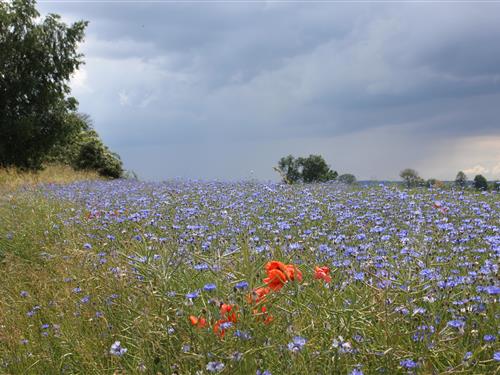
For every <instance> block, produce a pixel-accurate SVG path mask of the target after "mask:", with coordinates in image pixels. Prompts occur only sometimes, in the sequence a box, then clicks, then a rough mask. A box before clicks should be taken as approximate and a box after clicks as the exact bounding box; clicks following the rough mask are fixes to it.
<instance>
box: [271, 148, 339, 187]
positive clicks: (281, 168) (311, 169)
mask: <svg viewBox="0 0 500 375" xmlns="http://www.w3.org/2000/svg"><path fill="white" fill-rule="evenodd" d="M274 169H275V170H276V171H277V172H278V173H279V174H280V175H281V177H282V179H283V181H284V182H286V183H287V184H293V183H296V182H299V181H302V182H305V183H310V182H326V181H330V180H335V179H336V178H337V175H338V173H337V172H335V171H332V170H331V169H330V167H329V166H328V164H326V162H325V160H324V159H323V157H322V156H320V155H309V156H308V157H307V158H303V157H299V158H297V159H296V158H294V157H293V156H292V155H288V156H285V157H282V158H281V159H280V160H279V162H278V166H277V167H275V168H274Z"/></svg>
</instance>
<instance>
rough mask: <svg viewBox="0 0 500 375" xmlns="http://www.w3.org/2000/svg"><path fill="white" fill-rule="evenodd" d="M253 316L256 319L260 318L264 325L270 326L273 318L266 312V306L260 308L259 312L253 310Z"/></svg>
mask: <svg viewBox="0 0 500 375" xmlns="http://www.w3.org/2000/svg"><path fill="white" fill-rule="evenodd" d="M253 314H254V315H257V317H260V318H262V322H263V323H264V324H270V323H271V322H272V321H273V319H274V318H273V316H272V315H271V314H269V312H268V311H267V307H266V306H262V307H261V308H260V311H259V309H255V310H254V311H253Z"/></svg>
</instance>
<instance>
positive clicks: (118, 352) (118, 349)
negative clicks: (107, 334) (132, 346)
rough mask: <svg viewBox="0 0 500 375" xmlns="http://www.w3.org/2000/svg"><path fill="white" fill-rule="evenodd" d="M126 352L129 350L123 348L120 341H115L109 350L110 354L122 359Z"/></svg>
mask: <svg viewBox="0 0 500 375" xmlns="http://www.w3.org/2000/svg"><path fill="white" fill-rule="evenodd" d="M126 352H127V348H124V347H122V346H121V343H120V341H115V342H114V343H113V344H112V345H111V348H110V349H109V353H110V354H111V355H114V356H117V357H122V356H123V355H124V354H125V353H126Z"/></svg>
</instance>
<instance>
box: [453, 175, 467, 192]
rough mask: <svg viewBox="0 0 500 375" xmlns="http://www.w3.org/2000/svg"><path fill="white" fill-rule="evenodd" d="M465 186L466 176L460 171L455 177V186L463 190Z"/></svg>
mask: <svg viewBox="0 0 500 375" xmlns="http://www.w3.org/2000/svg"><path fill="white" fill-rule="evenodd" d="M466 185H467V176H466V174H465V173H464V172H462V171H460V172H458V173H457V177H455V186H457V187H460V188H464V187H465V186H466Z"/></svg>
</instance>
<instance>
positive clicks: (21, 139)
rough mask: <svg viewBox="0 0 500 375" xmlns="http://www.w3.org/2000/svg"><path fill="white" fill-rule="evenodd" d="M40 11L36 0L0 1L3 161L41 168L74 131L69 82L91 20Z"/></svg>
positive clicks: (0, 139) (3, 163)
mask: <svg viewBox="0 0 500 375" xmlns="http://www.w3.org/2000/svg"><path fill="white" fill-rule="evenodd" d="M39 16H40V14H39V13H38V12H37V10H36V8H35V1H34V0H13V1H12V2H0V51H1V53H0V166H16V167H20V168H24V169H39V168H40V167H41V165H42V162H43V161H44V158H45V156H46V155H47V154H48V153H49V152H50V150H51V149H52V148H53V147H54V146H55V145H56V144H58V143H59V144H62V143H64V141H65V140H67V139H68V138H69V137H70V136H71V134H72V131H73V130H74V129H73V128H72V126H71V124H69V123H68V120H69V119H70V117H68V114H69V113H73V112H75V111H76V108H77V101H76V100H75V99H74V98H72V97H69V93H70V88H69V85H68V82H69V79H70V77H71V75H72V74H73V73H74V72H75V71H76V70H77V69H78V67H79V66H80V65H81V64H82V63H83V61H82V57H83V55H81V54H79V53H78V52H77V46H78V43H79V42H81V41H82V40H83V37H84V30H85V27H86V26H87V22H83V21H79V22H75V23H73V24H72V25H71V26H68V25H66V24H65V23H63V22H62V21H60V17H59V16H58V15H55V14H50V15H48V16H47V17H45V19H43V20H41V21H38V20H37V19H38V17H39Z"/></svg>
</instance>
